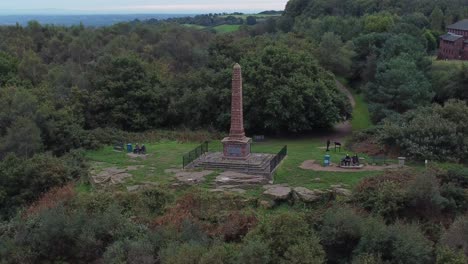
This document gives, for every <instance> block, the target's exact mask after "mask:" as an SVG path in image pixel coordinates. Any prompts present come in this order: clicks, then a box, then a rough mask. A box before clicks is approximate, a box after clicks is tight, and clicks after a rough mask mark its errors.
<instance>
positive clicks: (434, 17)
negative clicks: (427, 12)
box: [430, 6, 444, 31]
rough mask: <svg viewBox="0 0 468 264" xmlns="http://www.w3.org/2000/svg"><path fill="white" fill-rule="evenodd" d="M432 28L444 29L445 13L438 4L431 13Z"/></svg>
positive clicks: (435, 29) (436, 29)
mask: <svg viewBox="0 0 468 264" xmlns="http://www.w3.org/2000/svg"><path fill="white" fill-rule="evenodd" d="M430 19H431V29H432V30H434V31H443V30H444V13H443V12H442V10H441V9H440V8H439V7H438V6H437V7H436V8H434V10H432V13H431V17H430Z"/></svg>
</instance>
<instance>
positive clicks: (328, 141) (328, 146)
mask: <svg viewBox="0 0 468 264" xmlns="http://www.w3.org/2000/svg"><path fill="white" fill-rule="evenodd" d="M330 144H331V141H330V139H328V140H327V151H330Z"/></svg>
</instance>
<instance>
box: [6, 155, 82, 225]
mask: <svg viewBox="0 0 468 264" xmlns="http://www.w3.org/2000/svg"><path fill="white" fill-rule="evenodd" d="M70 155H75V156H79V154H78V153H74V154H70ZM87 173H88V172H87V167H86V165H85V163H84V160H83V159H75V158H73V157H70V156H66V157H63V158H56V157H53V156H51V155H48V154H39V155H36V156H34V157H33V158H31V159H21V158H18V157H16V156H14V155H9V156H7V157H6V158H5V159H4V160H3V161H0V218H8V217H11V216H13V215H14V214H15V212H16V210H17V209H18V208H20V207H21V206H25V205H27V204H30V203H32V202H34V201H35V200H36V199H37V198H39V197H40V196H41V195H42V194H43V193H45V192H47V191H48V190H49V189H51V188H53V187H57V186H62V185H64V184H65V183H67V182H68V181H70V180H76V179H78V178H80V177H82V176H83V177H86V176H87Z"/></svg>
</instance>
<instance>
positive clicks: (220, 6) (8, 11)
mask: <svg viewBox="0 0 468 264" xmlns="http://www.w3.org/2000/svg"><path fill="white" fill-rule="evenodd" d="M287 2H288V0H237V1H236V3H231V2H227V1H225V0H224V1H223V0H197V1H194V0H173V1H171V3H169V4H168V3H167V1H165V0H164V1H163V0H99V1H96V0H81V1H79V2H76V1H73V2H69V1H63V0H42V1H40V2H38V1H35V0H16V1H8V2H3V3H0V15H58V14H60V15H75V14H76V15H94V14H96V15H107V14H109V15H119V14H206V13H224V12H226V13H233V12H242V13H258V12H261V11H265V10H284V9H285V6H286V3H287Z"/></svg>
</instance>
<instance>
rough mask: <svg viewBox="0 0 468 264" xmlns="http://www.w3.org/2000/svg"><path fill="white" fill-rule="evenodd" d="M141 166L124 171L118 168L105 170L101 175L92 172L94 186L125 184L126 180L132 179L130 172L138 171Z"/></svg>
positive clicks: (127, 168)
mask: <svg viewBox="0 0 468 264" xmlns="http://www.w3.org/2000/svg"><path fill="white" fill-rule="evenodd" d="M139 168H140V167H139V166H129V167H126V168H123V169H119V168H116V167H110V168H105V169H104V170H102V171H101V172H99V173H96V172H91V180H92V182H93V184H96V185H99V186H108V185H115V184H119V183H123V182H124V181H125V179H127V178H130V177H132V175H131V174H130V173H129V172H130V171H134V170H138V169H139Z"/></svg>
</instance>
